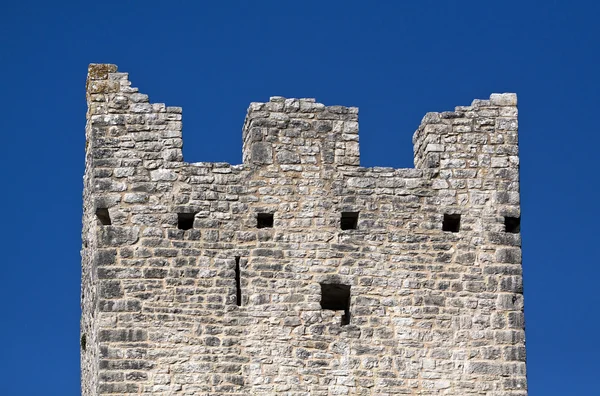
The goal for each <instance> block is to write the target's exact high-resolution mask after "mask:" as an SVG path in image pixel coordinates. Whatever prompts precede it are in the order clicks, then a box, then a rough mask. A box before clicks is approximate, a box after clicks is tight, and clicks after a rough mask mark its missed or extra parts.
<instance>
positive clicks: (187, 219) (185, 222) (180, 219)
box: [177, 213, 196, 230]
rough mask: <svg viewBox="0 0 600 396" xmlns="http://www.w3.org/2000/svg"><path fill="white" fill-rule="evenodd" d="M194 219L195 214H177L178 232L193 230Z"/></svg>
mask: <svg viewBox="0 0 600 396" xmlns="http://www.w3.org/2000/svg"><path fill="white" fill-rule="evenodd" d="M194 217H196V213H177V228H179V229H180V230H190V229H192V228H194Z"/></svg>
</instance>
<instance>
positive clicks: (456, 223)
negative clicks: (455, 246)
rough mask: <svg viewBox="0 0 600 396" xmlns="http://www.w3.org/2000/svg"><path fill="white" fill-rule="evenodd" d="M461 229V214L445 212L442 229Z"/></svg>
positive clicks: (453, 230)
mask: <svg viewBox="0 0 600 396" xmlns="http://www.w3.org/2000/svg"><path fill="white" fill-rule="evenodd" d="M459 230H460V215H459V214H445V215H444V222H443V223H442V231H450V232H458V231H459Z"/></svg>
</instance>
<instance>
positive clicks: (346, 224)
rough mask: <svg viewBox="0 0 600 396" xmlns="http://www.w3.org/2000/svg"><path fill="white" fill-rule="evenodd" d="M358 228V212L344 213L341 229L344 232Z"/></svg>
mask: <svg viewBox="0 0 600 396" xmlns="http://www.w3.org/2000/svg"><path fill="white" fill-rule="evenodd" d="M357 226H358V212H342V220H341V221H340V227H341V229H342V230H356V227H357Z"/></svg>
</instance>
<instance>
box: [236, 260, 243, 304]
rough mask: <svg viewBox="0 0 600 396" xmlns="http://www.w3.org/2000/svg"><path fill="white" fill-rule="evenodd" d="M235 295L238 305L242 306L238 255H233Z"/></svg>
mask: <svg viewBox="0 0 600 396" xmlns="http://www.w3.org/2000/svg"><path fill="white" fill-rule="evenodd" d="M235 297H236V303H237V306H238V307H241V306H242V281H241V276H240V256H236V257H235Z"/></svg>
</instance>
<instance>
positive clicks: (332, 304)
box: [321, 283, 350, 326]
mask: <svg viewBox="0 0 600 396" xmlns="http://www.w3.org/2000/svg"><path fill="white" fill-rule="evenodd" d="M321 308H322V309H330V310H332V311H344V315H342V323H341V325H342V326H345V325H347V324H350V285H342V284H340V283H321Z"/></svg>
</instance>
